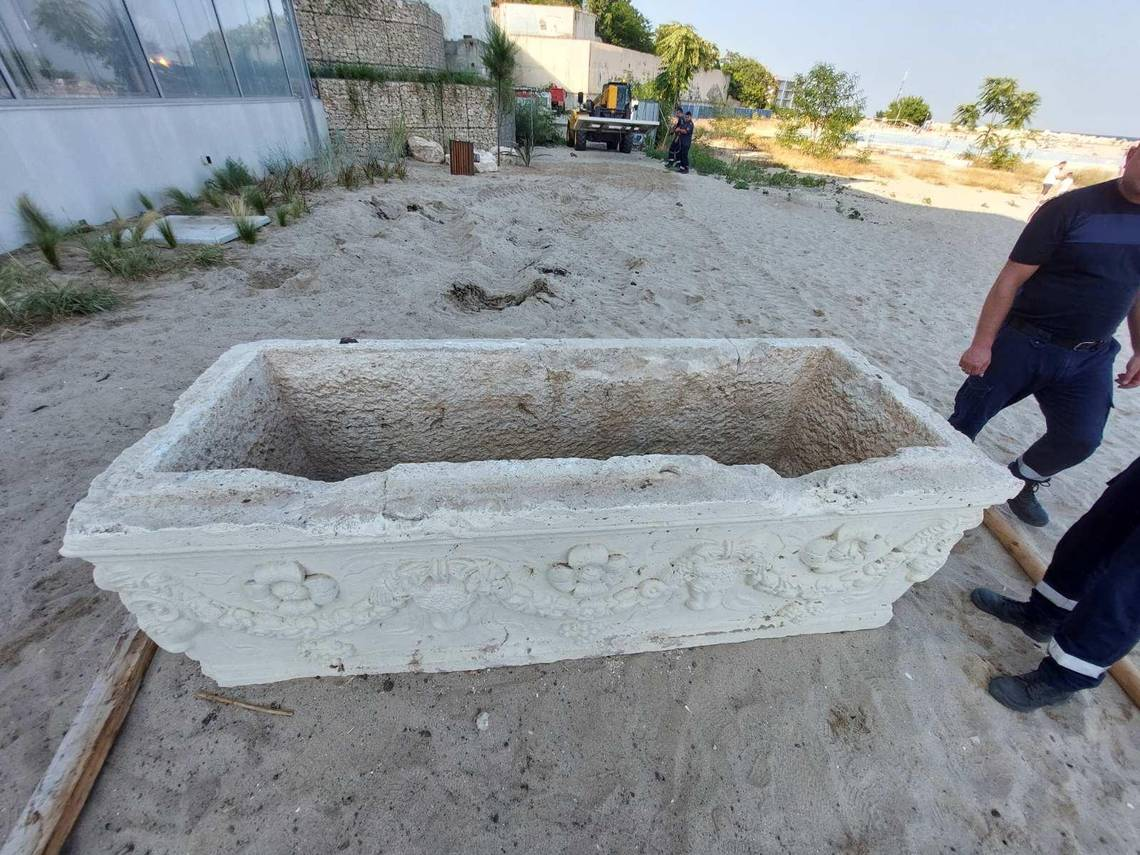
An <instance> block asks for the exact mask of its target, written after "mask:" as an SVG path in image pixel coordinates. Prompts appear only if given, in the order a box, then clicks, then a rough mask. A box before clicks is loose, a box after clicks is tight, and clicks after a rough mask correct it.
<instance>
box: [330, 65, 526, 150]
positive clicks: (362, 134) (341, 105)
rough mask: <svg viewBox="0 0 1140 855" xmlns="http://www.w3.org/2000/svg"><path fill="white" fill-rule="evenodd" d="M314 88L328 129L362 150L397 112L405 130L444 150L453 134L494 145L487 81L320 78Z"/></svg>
mask: <svg viewBox="0 0 1140 855" xmlns="http://www.w3.org/2000/svg"><path fill="white" fill-rule="evenodd" d="M317 88H318V90H319V92H320V97H321V103H322V104H324V108H325V115H326V116H327V117H328V123H329V130H330V131H341V132H342V133H343V134H344V136H345V139H346V140H347V141H348V143H349V144H350V145H351V146H352V148H353V149H354V150H355V151H357V152H359V153H361V154H363V153H365V152H366V151H367V150H368V147H369V145H371V144H376V145H382V144H383V143H384V140H385V138H386V136H387V133H388V129H389V128H391V127H392V125H393V123H394V122H396V121H397V120H398V119H399V118H400V117H401V116H403V118H404V122H405V124H407V126H408V133H409V134H412V135H416V136H421V137H427V138H428V139H431V140H435V141H437V142H438V143H439V144H440V145H442V146H443V147H444V149H445V150H446V148H447V143H448V140H451V139H461V140H470V141H471V142H473V143H475V147H476V148H482V149H492V148H494V144H495V95H494V90H493V89H491V87H489V86H464V85H457V84H440V85H436V84H428V83H403V82H396V81H389V82H383V83H373V82H368V81H362V80H332V79H327V78H322V79H318V80H317ZM350 91H352V92H354V93H355V94H352V95H350ZM504 137H506V138H507V139H510V138H512V137H513V131H511V132H510V135H509V136H508V134H507V132H506V130H504Z"/></svg>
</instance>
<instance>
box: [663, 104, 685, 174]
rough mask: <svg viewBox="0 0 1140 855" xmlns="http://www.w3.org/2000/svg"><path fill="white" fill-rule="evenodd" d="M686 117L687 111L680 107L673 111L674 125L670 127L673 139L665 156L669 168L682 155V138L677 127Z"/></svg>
mask: <svg viewBox="0 0 1140 855" xmlns="http://www.w3.org/2000/svg"><path fill="white" fill-rule="evenodd" d="M684 118H685V112H684V110H682V109H681V108H680V107H677V108H676V109H675V110H674V111H673V127H672V128H670V129H669V133H671V134H672V135H673V141H672V142H670V143H669V154H668V156H667V157H666V158H665V168H666V169H668V168H670V167H671V166H673V164H675V163H676V162H677V161H678V160H679V159H680V157H681V138H680V137H679V136H677V128H679V127H680V126H681V121H682V120H683V119H684Z"/></svg>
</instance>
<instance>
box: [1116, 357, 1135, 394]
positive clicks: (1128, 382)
mask: <svg viewBox="0 0 1140 855" xmlns="http://www.w3.org/2000/svg"><path fill="white" fill-rule="evenodd" d="M1116 385H1117V386H1119V387H1120V388H1121V389H1135V388H1136V387H1137V386H1140V353H1134V354H1132V358H1131V359H1129V360H1128V364H1127V365H1125V366H1124V372H1123V373H1121V374H1117V375H1116Z"/></svg>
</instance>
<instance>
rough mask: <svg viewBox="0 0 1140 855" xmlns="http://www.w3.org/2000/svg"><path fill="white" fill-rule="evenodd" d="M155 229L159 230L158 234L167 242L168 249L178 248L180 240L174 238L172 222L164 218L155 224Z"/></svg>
mask: <svg viewBox="0 0 1140 855" xmlns="http://www.w3.org/2000/svg"><path fill="white" fill-rule="evenodd" d="M155 228H157V229H158V233H159V234H160V235H162V239H163V240H164V241H166V245H167V246H168V247H170V248H171V249H174V247H176V246H178V239H177V238H175V237H174V226H173V225H171V223H170V220H168V219H166V217H163V218H162V219H161V220H159V221H158V222H157V223H155Z"/></svg>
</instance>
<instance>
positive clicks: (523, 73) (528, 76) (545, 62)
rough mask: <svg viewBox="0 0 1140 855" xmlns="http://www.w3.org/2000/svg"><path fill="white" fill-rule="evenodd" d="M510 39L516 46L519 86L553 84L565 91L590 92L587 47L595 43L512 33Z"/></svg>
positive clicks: (588, 53) (516, 74)
mask: <svg viewBox="0 0 1140 855" xmlns="http://www.w3.org/2000/svg"><path fill="white" fill-rule="evenodd" d="M512 41H514V42H515V44H517V45H518V46H519V60H518V70H517V71H516V73H515V83H516V84H518V85H519V86H546V85H547V84H550V83H554V84H556V85H558V86H561V87H563V88H565V89H566V91H567V92H591V89H590V46H591V45H593V44H596V42H589V41H585V40H584V39H548V38H545V37H543V36H512ZM594 91H596V90H594Z"/></svg>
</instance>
